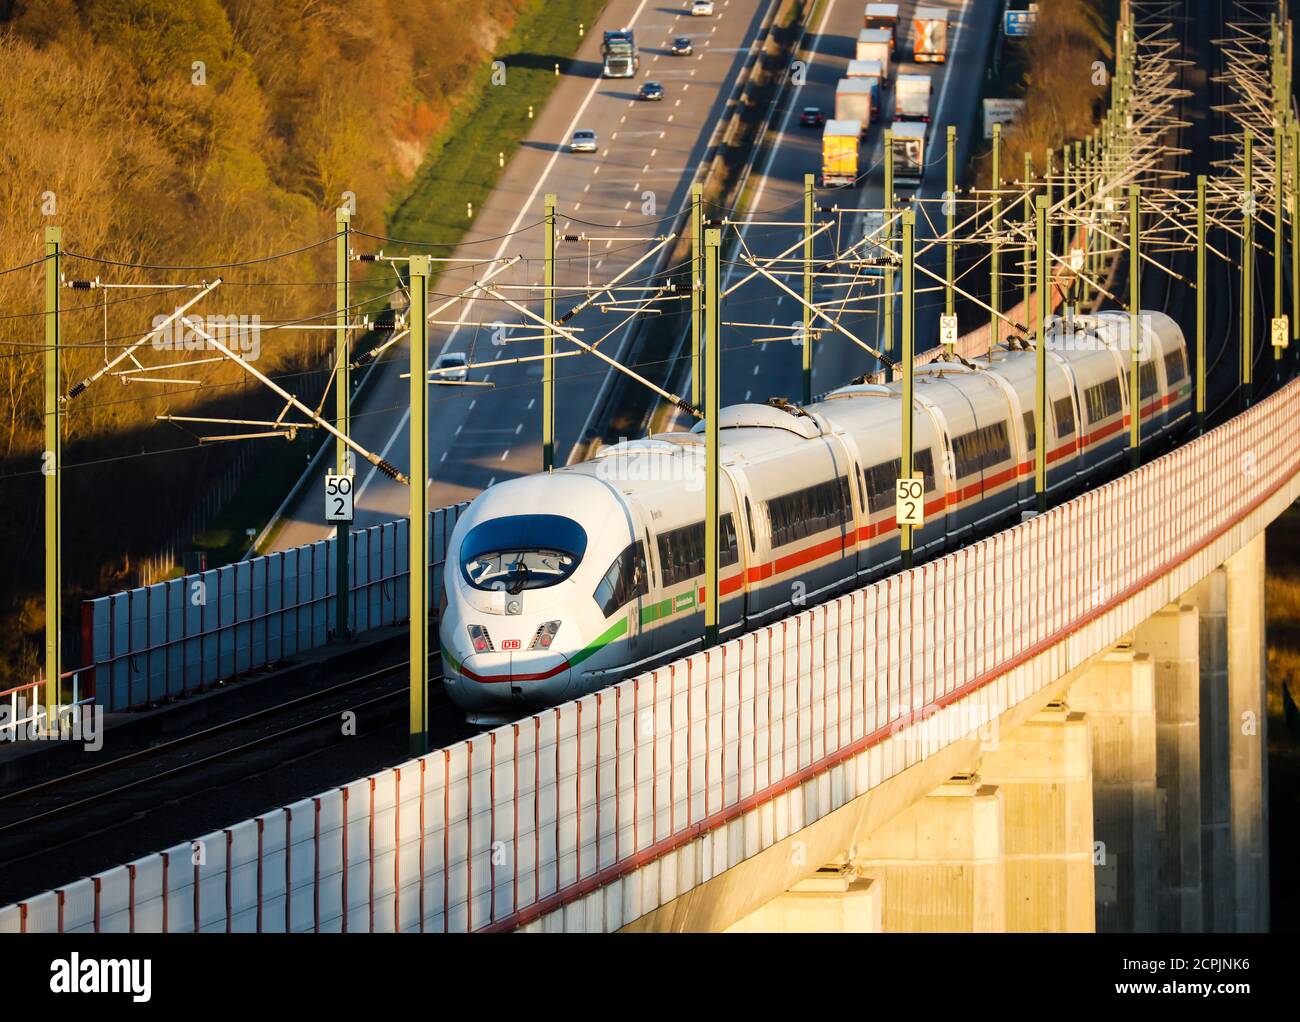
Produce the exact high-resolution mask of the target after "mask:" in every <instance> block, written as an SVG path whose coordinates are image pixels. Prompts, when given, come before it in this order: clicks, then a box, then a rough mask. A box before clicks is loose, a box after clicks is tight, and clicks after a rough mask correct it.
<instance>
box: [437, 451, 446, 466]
mask: <svg viewBox="0 0 1300 1022" xmlns="http://www.w3.org/2000/svg"><path fill="white" fill-rule="evenodd" d="M446 460H447V452H446V451H443V452H442V457H441V458H439V459H438V464H439V465H441V464H442V463H443V462H444V461H446Z"/></svg>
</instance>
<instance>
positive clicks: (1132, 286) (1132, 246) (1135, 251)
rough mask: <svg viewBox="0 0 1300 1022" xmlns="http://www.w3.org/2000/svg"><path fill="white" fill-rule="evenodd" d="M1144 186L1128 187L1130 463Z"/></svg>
mask: <svg viewBox="0 0 1300 1022" xmlns="http://www.w3.org/2000/svg"><path fill="white" fill-rule="evenodd" d="M1141 195H1142V192H1141V189H1140V188H1139V187H1138V186H1137V185H1129V189H1128V334H1129V336H1128V347H1129V362H1128V369H1129V376H1128V415H1129V420H1128V450H1129V464H1130V465H1131V466H1132V467H1133V468H1137V467H1138V465H1140V464H1141V463H1142V387H1141V382H1142V381H1141V376H1142V373H1141V369H1140V365H1139V358H1138V355H1139V354H1140V352H1139V349H1140V348H1141V346H1142V344H1141V341H1142V332H1141V331H1142V262H1141V258H1142V256H1141V249H1140V248H1139V245H1140V243H1141V237H1140V234H1139V232H1140V230H1141V222H1140V220H1141V215H1140V211H1139V204H1140V202H1141Z"/></svg>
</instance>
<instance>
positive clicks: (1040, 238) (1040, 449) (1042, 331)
mask: <svg viewBox="0 0 1300 1022" xmlns="http://www.w3.org/2000/svg"><path fill="white" fill-rule="evenodd" d="M1035 211H1036V213H1037V218H1038V219H1037V224H1036V228H1037V230H1036V235H1037V242H1038V245H1037V249H1038V267H1037V269H1038V302H1037V305H1038V333H1037V336H1036V339H1035V344H1034V438H1035V444H1034V493H1035V494H1036V495H1037V498H1038V500H1037V505H1038V513H1039V514H1043V513H1044V512H1046V511H1047V443H1046V442H1045V440H1044V439H1040V438H1043V437H1044V436H1045V434H1044V431H1043V422H1044V421H1045V420H1046V418H1047V309H1048V305H1049V301H1050V300H1049V299H1048V297H1047V196H1046V195H1040V196H1038V201H1037V203H1036V205H1035Z"/></svg>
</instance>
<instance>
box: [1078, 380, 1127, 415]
mask: <svg viewBox="0 0 1300 1022" xmlns="http://www.w3.org/2000/svg"><path fill="white" fill-rule="evenodd" d="M1121 394H1122V392H1121V391H1120V388H1119V377H1118V376H1113V377H1111V378H1110V379H1109V380H1104V381H1103V382H1101V383H1096V384H1093V385H1092V386H1091V387H1089V388H1088V389H1087V390H1086V391H1084V392H1083V396H1084V402H1085V403H1086V404H1087V406H1088V424H1089V425H1093V424H1095V423H1098V422H1100V421H1101V420H1102V419H1108V418H1110V417H1111V416H1112V415H1118V414H1119V413H1120V412H1121V411H1122V410H1123V408H1124V399H1123V397H1122V396H1121Z"/></svg>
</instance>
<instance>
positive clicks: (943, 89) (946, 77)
mask: <svg viewBox="0 0 1300 1022" xmlns="http://www.w3.org/2000/svg"><path fill="white" fill-rule="evenodd" d="M969 3H970V0H961V11H960V13H958V15H957V27H956V29H954V30H953V33H952V46H951V52H952V55H953V59H954V60H955V59H956V58H957V40H958V39H960V38H961V30H962V26H963V25H965V24H966V7H967V5H968V4H969ZM943 66H944V72H943V84H942V85H941V86H939V105H938V106H937V107H935V111H936V113H937V112H938V111H940V110H942V109H943V98H944V96H946V95H947V94H948V83H949V82H950V81H952V73H951V72H952V64H949V63H945V64H944V65H943ZM939 134H940V133H939V132H937V131H936V132H935V133H934V138H932V139H930V151H929V153H928V154H927V155H926V162H927V163H928V162H929V161H930V160H931V159H933V158H934V147H935V144H936V143H937V142H938V141H939ZM947 144H948V141H947V135H946V133H945V134H944V145H945V146H946V145H947Z"/></svg>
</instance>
